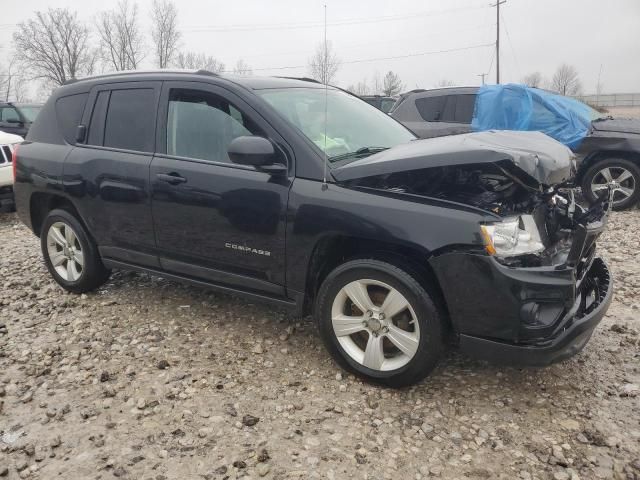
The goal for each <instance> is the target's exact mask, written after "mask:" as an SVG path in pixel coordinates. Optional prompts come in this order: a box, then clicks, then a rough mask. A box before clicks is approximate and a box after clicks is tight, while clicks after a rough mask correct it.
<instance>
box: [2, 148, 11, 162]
mask: <svg viewBox="0 0 640 480" xmlns="http://www.w3.org/2000/svg"><path fill="white" fill-rule="evenodd" d="M11 155H12V150H11V147H10V146H9V145H0V165H2V164H4V163H11Z"/></svg>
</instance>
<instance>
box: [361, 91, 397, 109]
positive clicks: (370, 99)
mask: <svg viewBox="0 0 640 480" xmlns="http://www.w3.org/2000/svg"><path fill="white" fill-rule="evenodd" d="M360 98H361V99H362V100H364V101H365V102H367V103H368V104H369V105H373V106H374V107H376V108H377V109H378V110H382V111H383V112H384V113H389V110H391V107H393V105H394V104H395V103H396V99H395V98H393V97H385V96H383V95H361V96H360Z"/></svg>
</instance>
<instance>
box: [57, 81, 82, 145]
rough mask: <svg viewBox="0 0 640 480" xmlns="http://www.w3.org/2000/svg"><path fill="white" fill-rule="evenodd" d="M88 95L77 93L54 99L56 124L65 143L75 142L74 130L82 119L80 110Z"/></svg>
mask: <svg viewBox="0 0 640 480" xmlns="http://www.w3.org/2000/svg"><path fill="white" fill-rule="evenodd" d="M88 97H89V94H88V93H78V94H76V95H68V96H66V97H61V98H59V99H58V100H56V116H57V117H58V125H59V126H60V131H61V133H62V136H63V137H64V139H65V140H66V141H67V143H71V144H74V143H76V130H77V128H78V125H80V122H81V120H82V112H84V106H85V104H86V103H87V98H88Z"/></svg>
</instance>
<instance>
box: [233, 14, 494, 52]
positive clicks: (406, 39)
mask: <svg viewBox="0 0 640 480" xmlns="http://www.w3.org/2000/svg"><path fill="white" fill-rule="evenodd" d="M495 26H496V24H495V23H490V24H485V25H479V26H474V27H469V28H461V29H458V30H449V31H448V32H447V35H448V36H451V35H454V34H457V33H463V32H470V31H475V30H482V29H487V28H494V27H495ZM440 36H442V33H427V34H426V35H420V36H415V37H404V38H401V39H399V38H395V39H387V40H379V41H374V42H366V43H347V44H343V43H340V44H339V45H338V46H339V49H340V51H342V50H344V49H348V48H352V47H365V46H366V47H368V46H371V45H376V44H381V43H384V44H389V43H390V42H392V41H400V42H403V44H405V45H406V44H408V43H411V42H414V41H419V40H423V39H425V38H430V37H440ZM492 45H493V44H492ZM308 53H309V49H307V50H296V51H289V52H277V53H260V54H255V55H240V57H241V58H245V59H247V58H264V57H265V56H270V57H280V56H285V55H307V54H308Z"/></svg>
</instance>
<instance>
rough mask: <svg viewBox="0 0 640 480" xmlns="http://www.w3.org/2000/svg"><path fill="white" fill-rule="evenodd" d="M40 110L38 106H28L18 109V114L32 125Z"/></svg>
mask: <svg viewBox="0 0 640 480" xmlns="http://www.w3.org/2000/svg"><path fill="white" fill-rule="evenodd" d="M41 108H42V107H41V106H40V105H29V106H20V107H18V109H19V110H20V113H22V116H23V117H24V118H26V119H27V122H31V123H33V121H34V120H35V119H36V117H37V116H38V113H39V112H40V109H41Z"/></svg>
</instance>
